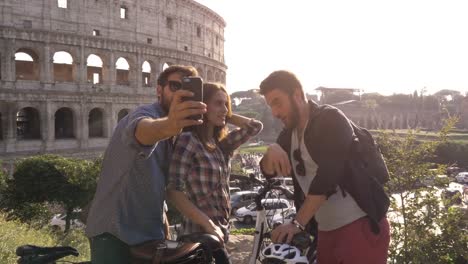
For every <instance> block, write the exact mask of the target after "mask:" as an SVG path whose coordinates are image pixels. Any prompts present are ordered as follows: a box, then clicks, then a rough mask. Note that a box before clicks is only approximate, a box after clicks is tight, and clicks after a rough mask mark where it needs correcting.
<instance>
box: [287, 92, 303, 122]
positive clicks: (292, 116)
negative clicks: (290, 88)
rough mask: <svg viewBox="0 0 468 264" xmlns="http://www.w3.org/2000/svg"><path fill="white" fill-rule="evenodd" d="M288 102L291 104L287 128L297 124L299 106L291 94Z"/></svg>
mask: <svg viewBox="0 0 468 264" xmlns="http://www.w3.org/2000/svg"><path fill="white" fill-rule="evenodd" d="M289 104H290V105H291V110H290V111H289V113H288V117H287V119H288V123H287V124H286V127H287V128H289V129H294V128H296V127H297V125H299V114H300V113H299V107H298V106H297V104H296V102H295V101H294V100H293V98H292V96H289Z"/></svg>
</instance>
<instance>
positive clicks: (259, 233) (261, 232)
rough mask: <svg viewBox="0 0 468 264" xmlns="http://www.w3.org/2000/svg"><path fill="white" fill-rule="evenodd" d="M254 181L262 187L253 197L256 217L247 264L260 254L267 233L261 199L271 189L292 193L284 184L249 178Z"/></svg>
mask: <svg viewBox="0 0 468 264" xmlns="http://www.w3.org/2000/svg"><path fill="white" fill-rule="evenodd" d="M250 179H251V180H252V181H254V182H255V183H259V184H261V185H262V186H263V187H262V188H261V189H260V190H259V193H258V195H257V197H255V204H256V209H257V219H256V221H255V234H254V241H253V248H252V253H251V255H250V259H249V264H256V263H257V260H258V256H259V254H260V251H261V249H260V245H261V243H262V242H263V239H264V236H265V234H266V233H267V227H268V222H267V221H268V220H267V214H266V210H265V207H264V206H263V204H262V199H264V198H265V196H266V194H267V193H268V192H270V191H271V190H280V191H282V193H283V194H285V195H286V196H292V193H291V192H290V191H289V190H288V189H287V188H286V187H284V186H281V185H279V186H277V185H274V183H268V182H261V181H259V180H258V179H256V178H252V177H251V178H250Z"/></svg>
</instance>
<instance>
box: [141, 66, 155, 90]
mask: <svg viewBox="0 0 468 264" xmlns="http://www.w3.org/2000/svg"><path fill="white" fill-rule="evenodd" d="M152 69H153V67H151V63H150V62H149V61H147V60H146V61H144V62H143V63H142V65H141V78H142V83H143V86H145V87H150V86H151V71H152Z"/></svg>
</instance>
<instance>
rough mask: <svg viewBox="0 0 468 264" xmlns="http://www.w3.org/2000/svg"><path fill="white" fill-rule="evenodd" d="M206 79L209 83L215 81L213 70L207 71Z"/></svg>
mask: <svg viewBox="0 0 468 264" xmlns="http://www.w3.org/2000/svg"><path fill="white" fill-rule="evenodd" d="M206 79H207V81H209V82H212V81H213V80H214V79H213V71H211V70H208V71H207V74H206Z"/></svg>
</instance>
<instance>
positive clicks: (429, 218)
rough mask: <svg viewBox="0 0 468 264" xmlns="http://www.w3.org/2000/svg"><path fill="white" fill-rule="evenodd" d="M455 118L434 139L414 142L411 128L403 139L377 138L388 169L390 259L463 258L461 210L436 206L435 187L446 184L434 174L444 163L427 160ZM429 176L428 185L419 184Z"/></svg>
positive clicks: (440, 260) (465, 237)
mask: <svg viewBox="0 0 468 264" xmlns="http://www.w3.org/2000/svg"><path fill="white" fill-rule="evenodd" d="M455 122H456V119H449V120H447V121H446V125H445V126H444V128H443V129H442V130H441V131H440V134H439V139H438V140H436V141H425V142H418V141H417V140H416V135H415V133H414V131H410V132H409V133H408V135H407V137H406V138H403V139H401V138H398V136H397V135H391V134H388V133H383V134H381V135H380V136H379V139H378V141H379V145H380V146H381V148H382V151H383V153H384V156H385V158H386V161H387V165H388V169H389V172H390V182H389V183H388V186H387V187H388V190H389V193H392V196H391V200H392V204H391V208H390V212H389V219H390V221H391V226H392V228H391V236H392V242H391V245H390V251H389V253H390V256H389V258H390V261H391V263H455V260H456V259H457V258H460V257H464V258H468V255H467V252H466V248H467V245H468V235H467V234H466V232H464V231H463V230H466V228H467V223H466V220H464V219H463V211H461V210H460V209H459V208H457V207H451V206H447V207H443V206H441V204H442V203H441V201H442V200H443V199H442V198H441V197H440V194H439V193H440V190H439V188H438V187H435V186H446V185H447V184H448V183H447V182H444V181H442V180H441V181H439V180H438V178H437V177H436V175H437V174H442V173H441V171H442V170H444V166H443V165H435V164H432V163H430V162H429V161H428V160H430V159H432V158H434V154H435V152H436V148H437V146H438V145H440V144H442V143H443V142H445V141H446V139H447V134H448V131H449V130H450V129H451V128H452V127H453V126H454V124H455ZM434 167H436V168H437V169H436V170H433V168H434ZM434 179H435V183H434V184H428V185H424V183H426V184H427V183H428V182H429V183H430V181H433V180H434ZM433 185H434V186H433ZM445 204H449V203H447V202H446V203H445Z"/></svg>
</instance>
